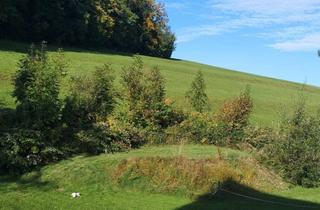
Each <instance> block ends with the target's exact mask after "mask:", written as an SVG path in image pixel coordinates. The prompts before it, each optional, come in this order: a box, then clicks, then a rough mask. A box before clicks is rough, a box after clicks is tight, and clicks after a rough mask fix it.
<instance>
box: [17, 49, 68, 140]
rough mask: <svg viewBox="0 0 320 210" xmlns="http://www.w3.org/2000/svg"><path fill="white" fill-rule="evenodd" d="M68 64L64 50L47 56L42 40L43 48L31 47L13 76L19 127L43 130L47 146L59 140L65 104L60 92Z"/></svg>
mask: <svg viewBox="0 0 320 210" xmlns="http://www.w3.org/2000/svg"><path fill="white" fill-rule="evenodd" d="M65 67H66V63H65V61H64V60H63V54H62V52H61V51H58V53H57V55H56V56H55V57H48V56H47V53H46V46H45V44H44V43H43V44H42V47H41V49H40V50H38V49H34V48H33V47H32V48H31V50H30V52H29V53H28V55H26V56H25V57H24V58H23V59H22V60H21V61H20V64H19V70H18V71H17V73H16V76H15V78H14V85H15V89H14V92H13V96H14V97H15V98H16V101H17V108H16V116H17V118H18V125H19V127H20V128H26V129H32V130H36V131H39V132H41V134H42V135H41V136H42V137H43V141H46V144H48V145H54V144H56V143H57V142H58V141H59V140H60V135H61V133H60V129H61V108H62V103H61V101H60V98H59V93H60V83H61V78H62V76H63V74H64V71H65Z"/></svg>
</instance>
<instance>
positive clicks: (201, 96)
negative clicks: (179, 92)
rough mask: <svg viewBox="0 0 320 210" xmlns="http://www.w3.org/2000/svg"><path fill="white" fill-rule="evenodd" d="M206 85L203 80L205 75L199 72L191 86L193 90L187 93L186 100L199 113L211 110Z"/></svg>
mask: <svg viewBox="0 0 320 210" xmlns="http://www.w3.org/2000/svg"><path fill="white" fill-rule="evenodd" d="M205 91H206V85H205V82H204V79H203V74H202V72H201V71H198V73H197V75H196V77H195V79H194V81H193V82H192V84H191V89H190V90H189V91H188V92H187V93H186V98H187V99H188V100H189V102H190V104H191V105H192V107H193V108H194V110H196V111H197V112H200V113H202V112H204V111H208V110H209V98H208V96H207V94H206V92H205Z"/></svg>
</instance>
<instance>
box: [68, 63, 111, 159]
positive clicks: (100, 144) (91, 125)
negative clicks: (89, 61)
mask: <svg viewBox="0 0 320 210" xmlns="http://www.w3.org/2000/svg"><path fill="white" fill-rule="evenodd" d="M113 82H114V77H113V74H112V69H111V67H110V66H109V65H104V66H103V67H100V68H97V69H96V71H95V72H94V74H93V78H92V79H89V78H86V77H83V78H81V77H78V78H73V79H72V83H71V88H70V89H71V91H70V92H71V95H70V96H68V97H67V98H66V100H65V106H64V109H63V122H64V123H65V127H66V129H65V132H64V134H65V137H68V138H69V139H75V140H76V141H69V142H68V144H69V146H70V147H72V148H73V150H74V151H77V152H87V153H90V154H99V153H102V152H112V151H115V150H117V146H116V145H114V144H115V142H114V139H113V136H112V134H111V132H110V130H109V128H108V126H103V125H104V124H103V122H104V121H106V120H107V117H108V116H109V115H110V114H111V113H112V112H113V110H114V108H115V105H116V98H117V93H116V91H115V89H114V86H113Z"/></svg>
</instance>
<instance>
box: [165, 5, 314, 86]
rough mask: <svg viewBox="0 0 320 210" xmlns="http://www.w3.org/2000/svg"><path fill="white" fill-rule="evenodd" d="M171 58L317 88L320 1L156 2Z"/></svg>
mask: <svg viewBox="0 0 320 210" xmlns="http://www.w3.org/2000/svg"><path fill="white" fill-rule="evenodd" d="M159 1H160V2H162V3H164V4H165V7H166V10H167V13H168V16H169V25H170V27H171V30H172V31H173V32H174V33H175V34H176V36H177V46H176V50H175V52H174V53H173V57H174V58H179V59H184V60H191V61H196V62H200V63H205V64H210V65H214V66H219V67H224V68H228V69H233V70H238V71H243V72H248V73H253V74H257V75H263V76H268V77H273V78H279V79H284V80H290V81H295V82H300V83H307V84H310V85H316V86H320V57H318V53H317V51H318V49H320V0H159Z"/></svg>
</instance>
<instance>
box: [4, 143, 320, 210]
mask: <svg viewBox="0 0 320 210" xmlns="http://www.w3.org/2000/svg"><path fill="white" fill-rule="evenodd" d="M221 150H222V153H223V156H224V157H225V158H228V157H230V158H231V157H232V158H235V157H242V156H249V155H250V154H246V153H243V152H239V151H235V150H230V149H223V148H222V149H221ZM216 153H217V148H216V147H214V146H201V145H184V146H183V147H180V146H162V147H143V148H141V149H139V150H133V151H130V152H127V153H117V154H104V155H100V156H95V157H86V156H77V157H74V158H72V159H70V160H65V161H61V162H59V163H57V164H52V165H49V166H46V167H44V168H43V169H42V170H40V171H37V172H33V173H30V174H26V175H24V176H22V177H21V178H17V179H12V178H11V179H9V178H5V177H1V178H0V209H3V210H19V209H21V210H30V209H32V210H40V209H41V210H42V209H43V210H45V209H61V210H64V209H68V210H73V209H74V210H78V209H79V210H82V209H83V210H90V209H92V210H95V209H98V210H100V209H101V210H104V209H110V210H120V209H123V210H127V209H132V210H136V209H139V210H170V209H172V210H175V209H176V210H187V209H199V210H205V209H208V210H209V209H210V210H212V209H213V210H235V209H237V210H258V209H259V210H270V209H272V210H298V209H308V208H301V207H292V206H283V205H275V204H268V203H263V202H258V201H254V200H250V199H245V198H241V197H237V196H233V195H230V194H220V195H219V196H218V197H209V198H207V199H205V200H194V199H191V198H188V197H185V196H181V195H174V194H165V193H163V194H157V193H150V192H141V191H139V190H134V189H130V188H126V189H123V188H120V187H119V186H117V185H115V184H114V183H113V182H112V173H111V171H112V169H113V168H114V167H115V166H116V164H117V163H119V162H120V161H121V160H123V159H126V158H129V157H131V158H132V157H147V156H166V157H168V156H176V155H183V156H187V157H190V158H207V157H212V156H214V155H216ZM72 192H80V193H81V197H80V198H77V199H73V198H72V197H71V193H72ZM319 195H320V189H301V188H293V189H290V190H286V191H284V192H273V193H272V194H261V195H257V196H258V197H259V198H262V199H268V200H270V201H279V200H280V201H281V202H284V203H288V204H295V205H306V206H308V207H309V206H310V207H313V208H312V209H320V196H319ZM294 199H299V200H304V201H305V202H300V201H296V200H294ZM318 207H319V208H318Z"/></svg>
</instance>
